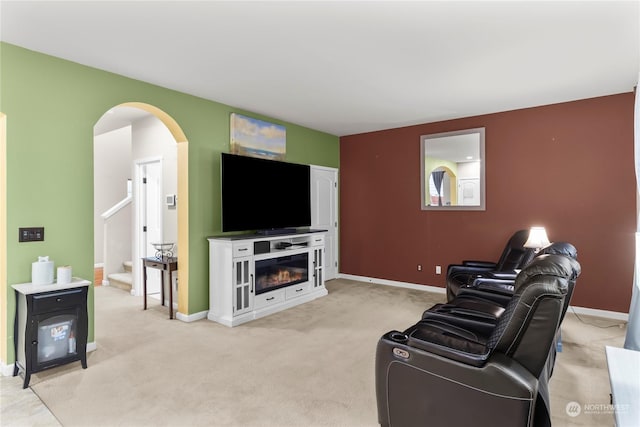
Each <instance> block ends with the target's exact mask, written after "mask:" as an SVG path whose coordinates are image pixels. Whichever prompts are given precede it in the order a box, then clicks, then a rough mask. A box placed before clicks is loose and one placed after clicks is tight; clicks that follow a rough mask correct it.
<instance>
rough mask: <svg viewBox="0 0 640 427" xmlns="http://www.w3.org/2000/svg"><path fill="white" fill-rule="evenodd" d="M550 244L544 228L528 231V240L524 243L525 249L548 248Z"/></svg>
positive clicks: (532, 228) (534, 228)
mask: <svg viewBox="0 0 640 427" xmlns="http://www.w3.org/2000/svg"><path fill="white" fill-rule="evenodd" d="M550 244H551V242H550V241H549V238H548V237H547V232H546V230H545V229H544V227H531V229H530V230H529V238H528V239H527V241H526V242H525V243H524V247H525V248H533V249H541V248H544V247H546V246H549V245H550Z"/></svg>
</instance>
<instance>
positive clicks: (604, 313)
mask: <svg viewBox="0 0 640 427" xmlns="http://www.w3.org/2000/svg"><path fill="white" fill-rule="evenodd" d="M568 311H569V312H571V311H575V312H576V314H578V315H580V314H581V315H583V316H595V317H603V318H605V319H612V320H622V321H624V322H628V321H629V313H621V312H619V311H609V310H599V309H597V308H587V307H576V306H573V305H570V306H569V310H568Z"/></svg>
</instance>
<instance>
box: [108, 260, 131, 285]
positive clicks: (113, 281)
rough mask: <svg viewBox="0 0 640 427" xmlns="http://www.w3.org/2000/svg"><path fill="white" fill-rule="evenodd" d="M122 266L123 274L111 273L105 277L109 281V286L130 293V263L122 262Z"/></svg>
mask: <svg viewBox="0 0 640 427" xmlns="http://www.w3.org/2000/svg"><path fill="white" fill-rule="evenodd" d="M122 266H123V267H124V273H111V274H109V276H107V278H108V279H109V285H111V286H113V287H116V288H120V289H122V290H125V291H127V292H131V285H132V283H133V277H132V275H131V268H132V264H131V261H125V262H123V263H122Z"/></svg>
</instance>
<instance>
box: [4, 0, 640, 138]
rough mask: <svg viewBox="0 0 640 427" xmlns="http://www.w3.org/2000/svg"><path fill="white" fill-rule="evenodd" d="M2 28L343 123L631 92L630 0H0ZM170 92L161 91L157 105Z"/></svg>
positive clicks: (201, 91)
mask: <svg viewBox="0 0 640 427" xmlns="http://www.w3.org/2000/svg"><path fill="white" fill-rule="evenodd" d="M0 15H1V20H0V38H1V39H2V40H3V41H5V42H8V43H12V44H16V45H19V46H23V47H25V48H28V49H32V50H35V51H38V52H43V53H46V54H50V55H54V56H57V57H60V58H65V59H68V60H71V61H75V62H78V63H81V64H86V65H89V66H92V67H96V68H99V69H103V70H107V71H111V72H114V73H118V74H122V75H124V76H128V77H132V78H135V79H139V80H144V81H147V82H151V83H154V84H157V85H159V86H163V87H167V88H171V89H175V90H178V91H181V92H185V93H189V94H193V95H197V96H199V97H202V98H206V99H210V100H214V101H217V102H221V103H224V104H228V105H230V106H233V107H236V108H241V109H246V110H248V111H252V112H255V113H259V114H264V115H267V116H270V117H272V118H275V119H279V120H284V121H289V122H292V123H296V124H299V125H302V126H306V127H309V128H312V129H317V130H321V131H325V132H328V133H330V134H333V135H338V136H343V135H350V134H356V133H362V132H368V131H375V130H381V129H389V128H396V127H401V126H407V125H412V124H419V123H428V122H433V121H440V120H446V119H452V118H458V117H468V116H473V115H478V114H486V113H493V112H499V111H507V110H513V109H518V108H525V107H532V106H537V105H545V104H552V103H557V102H564V101H571V100H576V99H584V98H590V97H596V96H603V95H610V94H616V93H623V92H630V91H632V90H633V87H634V86H635V84H636V83H637V79H638V72H639V63H640V41H639V40H640V29H639V21H640V19H639V18H640V11H639V7H638V2H637V1H626V2H616V1H593V2H584V1H568V2H559V1H534V2H525V1H498V2H485V1H471V2H459V1H449V2H435V1H409V2H400V1H324V2H314V1H286V2H272V1H258V2H247V1H194V2H187V1H167V2H156V1H67V2H61V1H41V2H36V1H6V0H2V1H0ZM160 107H161V106H160Z"/></svg>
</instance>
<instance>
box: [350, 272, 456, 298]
mask: <svg viewBox="0 0 640 427" xmlns="http://www.w3.org/2000/svg"><path fill="white" fill-rule="evenodd" d="M338 278H339V279H349V280H356V281H358V282H367V283H376V284H378V285H386V286H395V287H397V288H407V289H416V290H418V291H425V292H435V293H437V294H445V293H447V290H446V289H445V288H441V287H439V286H431V285H420V284H418V283H408V282H398V281H396V280H387V279H378V278H376V277H365V276H354V275H353V274H344V273H340V274H338Z"/></svg>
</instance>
